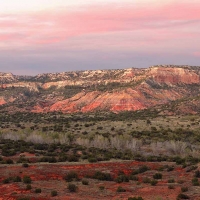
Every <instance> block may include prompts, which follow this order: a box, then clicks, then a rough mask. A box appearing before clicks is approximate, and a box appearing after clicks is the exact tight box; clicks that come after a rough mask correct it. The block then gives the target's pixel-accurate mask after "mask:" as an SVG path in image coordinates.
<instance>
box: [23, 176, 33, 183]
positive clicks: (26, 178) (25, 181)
mask: <svg viewBox="0 0 200 200" xmlns="http://www.w3.org/2000/svg"><path fill="white" fill-rule="evenodd" d="M23 183H27V184H30V183H31V178H30V176H24V177H23Z"/></svg>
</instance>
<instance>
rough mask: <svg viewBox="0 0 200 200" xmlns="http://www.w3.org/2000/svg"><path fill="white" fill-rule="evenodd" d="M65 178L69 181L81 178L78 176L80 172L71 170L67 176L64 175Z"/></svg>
mask: <svg viewBox="0 0 200 200" xmlns="http://www.w3.org/2000/svg"><path fill="white" fill-rule="evenodd" d="M64 179H65V180H66V181H67V182H71V181H73V180H76V181H77V180H79V178H78V174H77V173H76V172H74V171H70V172H68V173H67V174H66V176H65V177H64Z"/></svg>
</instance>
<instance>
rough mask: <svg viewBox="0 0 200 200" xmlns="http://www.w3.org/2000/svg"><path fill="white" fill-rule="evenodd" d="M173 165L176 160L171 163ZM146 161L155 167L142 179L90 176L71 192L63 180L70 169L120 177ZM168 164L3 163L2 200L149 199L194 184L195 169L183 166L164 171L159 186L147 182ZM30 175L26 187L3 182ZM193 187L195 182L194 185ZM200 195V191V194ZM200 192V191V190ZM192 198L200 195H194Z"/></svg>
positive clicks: (172, 195) (173, 193) (81, 173)
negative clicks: (26, 199) (38, 190)
mask: <svg viewBox="0 0 200 200" xmlns="http://www.w3.org/2000/svg"><path fill="white" fill-rule="evenodd" d="M168 164H169V165H173V164H174V163H168ZM142 165H147V166H148V167H150V169H151V170H149V171H146V172H144V173H142V174H139V175H138V177H139V181H138V182H137V181H129V182H125V183H116V182H115V181H99V180H95V179H89V178H87V179H88V180H89V185H82V183H81V181H78V182H76V181H75V182H73V183H75V184H76V185H77V186H78V191H77V192H76V193H70V192H69V191H68V189H67V184H68V183H66V181H65V180H63V177H64V175H65V174H66V173H67V172H69V171H75V172H77V173H78V176H79V178H83V177H85V176H86V175H93V174H94V172H95V171H101V172H107V173H111V175H112V176H113V177H114V178H116V177H117V174H118V172H119V171H123V172H124V173H125V174H127V175H130V174H131V172H132V171H133V170H134V169H138V168H139V167H140V166H142ZM164 165H166V163H162V162H160V163H147V162H138V161H123V162H103V163H94V164H69V163H59V164H34V165H32V166H30V167H28V168H24V167H22V166H21V164H20V165H10V166H3V165H2V166H0V182H1V183H0V200H10V199H13V200H14V199H17V198H19V197H30V199H31V200H32V199H38V200H47V199H59V200H79V199H89V200H90V199H91V200H92V199H106V200H110V199H126V200H127V199H128V197H134V196H142V197H143V199H145V200H155V199H159V198H160V199H162V200H165V199H166V200H167V199H168V200H175V199H176V197H177V195H178V194H179V193H180V191H181V187H182V186H189V187H190V186H191V179H192V178H193V172H190V173H188V172H186V170H185V169H183V168H181V167H175V169H174V170H173V171H170V172H167V171H166V170H165V171H162V172H159V173H162V174H163V178H162V180H158V184H157V185H156V186H151V185H150V184H149V183H143V182H142V180H143V178H144V177H149V178H151V179H152V177H153V174H155V173H156V172H158V171H157V170H158V168H159V167H161V166H164ZM24 175H28V176H30V177H31V179H32V184H31V185H32V189H31V190H26V189H25V188H26V184H24V183H22V182H20V183H13V182H11V183H9V184H3V183H2V180H3V179H5V178H8V177H14V176H20V177H21V178H22V177H23V176H24ZM171 178H174V179H175V182H176V183H175V184H174V189H169V188H168V179H171ZM178 180H183V181H184V184H182V185H181V184H178V183H177V181H178ZM99 186H104V187H105V189H104V190H100V189H99ZM119 186H121V187H123V188H125V189H126V192H121V193H118V192H116V191H117V188H118V187H119ZM191 187H193V186H191ZM35 188H41V189H42V193H41V194H36V193H34V190H35ZM52 190H56V191H58V196H57V197H51V191H52ZM196 195H198V194H196ZM199 196H200V194H199ZM192 199H196V200H197V199H200V198H198V197H193V198H192Z"/></svg>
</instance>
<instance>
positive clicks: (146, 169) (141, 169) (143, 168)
mask: <svg viewBox="0 0 200 200" xmlns="http://www.w3.org/2000/svg"><path fill="white" fill-rule="evenodd" d="M149 169H150V168H149V167H148V166H146V165H143V166H141V167H139V169H137V170H134V171H133V172H132V175H136V174H140V173H144V172H146V171H148V170H149Z"/></svg>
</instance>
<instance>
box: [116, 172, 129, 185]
mask: <svg viewBox="0 0 200 200" xmlns="http://www.w3.org/2000/svg"><path fill="white" fill-rule="evenodd" d="M115 181H116V182H117V183H122V182H129V177H128V176H126V175H125V174H124V175H119V176H118V177H117V178H116V179H115Z"/></svg>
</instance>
